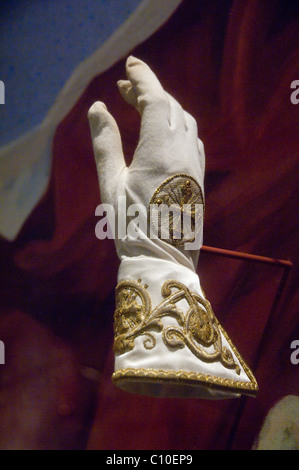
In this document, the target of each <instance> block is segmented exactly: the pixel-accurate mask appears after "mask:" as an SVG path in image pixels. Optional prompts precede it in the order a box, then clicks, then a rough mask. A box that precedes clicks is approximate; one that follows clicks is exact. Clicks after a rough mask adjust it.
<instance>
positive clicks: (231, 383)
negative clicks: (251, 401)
mask: <svg viewBox="0 0 299 470" xmlns="http://www.w3.org/2000/svg"><path fill="white" fill-rule="evenodd" d="M240 360H241V364H242V367H243V368H244V370H245V372H246V374H247V376H248V378H249V380H250V382H244V381H238V380H233V379H227V378H223V377H214V376H212V375H205V374H201V373H196V372H192V371H191V372H186V371H184V370H155V369H133V368H126V369H120V370H118V371H116V372H114V374H113V375H112V380H113V382H114V383H115V384H117V385H119V386H120V387H121V388H124V389H126V388H127V387H126V383H128V382H134V383H136V382H145V383H146V382H150V383H167V384H174V385H176V384H185V385H191V386H192V385H193V386H194V385H198V384H199V383H200V384H201V385H203V386H205V387H208V388H211V389H219V390H223V391H229V392H235V393H240V392H242V393H243V394H245V395H249V396H256V394H257V392H258V390H259V388H258V384H257V382H256V380H255V378H254V376H253V374H252V372H251V370H250V369H249V368H248V367H247V366H246V364H245V363H244V362H243V361H242V358H240Z"/></svg>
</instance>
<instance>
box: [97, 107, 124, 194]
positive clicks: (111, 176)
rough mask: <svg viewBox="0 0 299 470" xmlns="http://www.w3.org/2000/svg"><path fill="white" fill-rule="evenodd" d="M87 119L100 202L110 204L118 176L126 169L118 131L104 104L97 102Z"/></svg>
mask: <svg viewBox="0 0 299 470" xmlns="http://www.w3.org/2000/svg"><path fill="white" fill-rule="evenodd" d="M88 119H89V126H90V131H91V138H92V144H93V150H94V156H95V161H96V166H97V172H98V177H99V183H100V192H101V197H102V202H111V200H112V198H113V192H114V191H115V190H116V187H117V184H118V182H119V178H120V174H121V173H122V171H123V170H124V169H125V168H126V163H125V159H124V154H123V150H122V143H121V137H120V133H119V129H118V126H117V124H116V121H115V119H114V118H113V116H112V115H111V114H110V113H109V112H108V111H107V108H106V106H105V105H104V103H101V102H99V101H97V102H95V103H94V104H93V105H92V106H91V108H90V109H89V111H88Z"/></svg>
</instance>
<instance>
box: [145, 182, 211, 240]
mask: <svg viewBox="0 0 299 470" xmlns="http://www.w3.org/2000/svg"><path fill="white" fill-rule="evenodd" d="M163 206H165V207H167V208H171V207H172V208H173V211H170V212H169V213H168V212H166V213H165V216H164V217H162V214H161V207H163ZM203 211H204V197H203V192H202V190H201V187H200V186H199V184H198V183H197V181H196V180H195V179H194V178H193V177H192V176H190V175H185V174H178V175H174V176H171V177H170V178H167V179H166V180H165V181H164V182H163V183H162V184H161V185H160V186H159V187H158V188H157V189H156V190H155V192H154V194H153V196H152V198H151V200H150V204H149V220H150V224H151V226H152V227H154V229H155V232H156V233H157V235H158V237H159V238H162V239H163V241H165V242H166V243H169V244H170V245H173V246H176V247H179V246H183V245H184V244H186V243H192V242H193V241H194V240H195V238H196V236H197V233H198V232H199V230H200V228H201V223H200V222H202V220H201V221H200V219H202V218H203ZM184 214H185V215H187V216H189V219H190V224H189V226H188V224H186V225H185V226H184ZM166 227H167V231H166V232H165V233H166V235H165V236H162V231H163V229H165V228H166Z"/></svg>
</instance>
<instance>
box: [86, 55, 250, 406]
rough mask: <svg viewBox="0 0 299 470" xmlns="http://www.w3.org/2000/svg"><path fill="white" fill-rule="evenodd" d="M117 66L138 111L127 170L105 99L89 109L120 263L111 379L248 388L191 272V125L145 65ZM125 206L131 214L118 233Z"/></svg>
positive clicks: (235, 392)
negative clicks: (168, 213)
mask: <svg viewBox="0 0 299 470" xmlns="http://www.w3.org/2000/svg"><path fill="white" fill-rule="evenodd" d="M126 71H127V77H128V80H121V81H119V82H118V86H119V89H120V92H121V94H122V96H123V97H124V99H125V100H126V101H127V102H128V103H129V104H131V105H133V106H135V107H136V108H137V110H138V111H139V113H140V115H141V131H140V140H139V144H138V146H137V149H136V151H135V154H134V157H133V161H132V163H131V165H130V166H129V168H128V167H127V166H126V164H125V159H124V156H123V151H122V144H121V137H120V134H119V130H118V127H117V124H116V122H115V120H114V118H113V117H112V116H111V114H110V113H109V112H108V111H107V109H106V106H105V105H104V104H103V103H101V102H96V103H94V104H93V105H92V107H91V108H90V110H89V113H88V117H89V122H90V128H91V135H92V141H93V148H94V154H95V159H96V164H97V170H98V176H99V185H100V192H101V201H102V203H103V208H104V209H105V210H107V214H108V218H109V221H110V225H111V230H112V234H113V235H115V245H116V250H117V253H118V256H119V258H120V260H121V264H120V268H119V273H118V285H117V287H116V310H115V316H114V330H115V342H114V352H115V372H114V374H113V376H112V380H113V381H114V382H115V384H116V385H118V386H119V387H121V388H122V389H124V390H126V391H129V392H133V393H141V394H145V395H154V396H168V397H169V396H176V397H199V398H211V399H212V398H228V397H235V396H240V394H242V393H244V394H248V395H255V394H256V392H257V390H258V387H257V383H256V380H255V378H254V376H253V374H252V372H251V371H250V369H249V368H248V366H247V365H246V364H245V362H244V361H243V359H242V358H241V357H240V355H239V353H238V352H237V350H236V348H235V347H234V346H233V344H232V343H231V340H230V339H229V337H228V335H227V334H226V332H225V331H224V330H223V328H222V327H221V325H220V324H219V322H218V321H217V319H216V317H215V315H214V313H213V311H212V309H211V306H210V304H209V302H208V301H207V300H206V298H205V296H204V293H203V291H202V289H201V286H200V281H199V278H198V275H197V274H196V268H197V261H198V255H199V249H200V247H201V239H202V215H203V206H204V196H203V180H204V170H205V155H204V148H203V144H202V142H201V141H200V140H199V139H198V137H197V126H196V122H195V120H194V118H193V117H192V116H190V115H189V114H188V113H187V112H186V111H184V110H183V109H182V107H181V106H180V105H179V103H178V102H177V101H176V100H175V99H174V98H172V97H171V96H170V95H169V94H168V93H166V92H165V91H164V89H163V88H162V86H161V84H160V82H159V80H158V79H157V77H156V76H155V74H154V73H153V72H152V71H151V70H150V68H149V67H148V66H147V65H146V64H145V63H144V62H142V61H141V60H139V59H136V58H134V57H132V56H131V57H129V58H128V59H127V64H126ZM133 204H135V205H133ZM167 207H171V208H172V209H173V213H172V216H171V217H170V218H168V216H167V217H165V214H164V213H163V212H161V209H162V208H167ZM109 208H112V210H110V209H109ZM136 209H137V212H135V210H136ZM126 211H127V214H128V215H129V216H132V217H134V218H133V219H131V220H130V221H129V223H128V220H127V221H126V223H127V225H126V230H125V232H124V231H123V229H122V227H123V222H124V220H121V219H124V215H125V214H126ZM113 214H116V223H115V220H113ZM136 214H137V217H136ZM98 215H100V214H99V213H98ZM101 215H103V214H101ZM184 220H186V221H187V222H186V224H185V225H184ZM168 222H169V224H168ZM168 225H169V227H168ZM118 227H120V228H121V230H118V231H117V228H118ZM168 229H169V230H168ZM120 232H123V233H120Z"/></svg>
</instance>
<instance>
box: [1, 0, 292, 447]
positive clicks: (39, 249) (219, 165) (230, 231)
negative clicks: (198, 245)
mask: <svg viewBox="0 0 299 470" xmlns="http://www.w3.org/2000/svg"><path fill="white" fill-rule="evenodd" d="M298 28H299V8H298V3H297V2H295V1H290V0H288V1H283V0H265V1H257V0H250V1H249V0H248V1H246V0H244V1H237V0H236V1H232V0H231V1H225V0H224V1H222V2H219V1H213V0H212V1H197V0H185V1H184V2H183V3H182V4H181V6H180V7H179V9H178V10H177V11H176V13H175V14H174V16H173V17H172V18H171V19H170V20H169V21H168V23H167V24H166V25H164V26H163V27H162V28H161V29H160V30H159V31H158V32H157V33H156V34H154V35H153V36H152V37H151V38H150V39H149V40H147V41H146V42H145V43H144V44H142V45H141V46H139V47H137V48H136V49H135V50H134V51H132V54H133V55H135V56H136V57H139V58H141V59H143V60H144V61H146V62H147V63H148V64H149V65H150V66H151V67H152V68H153V70H154V71H156V72H157V74H158V76H159V78H160V80H161V82H162V84H163V85H164V87H165V88H166V89H167V90H168V91H169V92H170V93H171V94H173V95H174V96H175V97H176V98H177V100H178V101H179V102H180V103H181V104H182V106H183V107H184V108H185V109H186V110H187V111H189V113H191V114H192V115H193V116H195V117H196V119H197V122H198V126H199V131H200V136H201V138H202V140H203V141H204V143H205V149H206V157H207V169H206V183H205V184H206V219H205V232H204V244H205V245H210V246H216V247H221V248H226V249H230V250H238V251H245V252H248V253H255V254H259V255H263V256H269V257H275V258H283V259H291V260H292V262H293V263H294V267H293V269H292V272H291V275H290V278H289V280H288V284H287V286H286V291H285V295H284V297H283V299H282V302H281V303H280V308H279V310H277V311H276V313H275V316H274V318H273V321H272V322H271V323H270V324H267V320H268V317H269V313H270V310H271V306H272V303H273V301H274V297H275V293H276V290H277V287H278V285H279V281H280V278H281V275H282V270H281V269H280V268H277V267H265V266H263V265H259V264H255V263H248V262H243V261H235V260H228V259H226V258H220V257H216V256H212V255H210V254H205V253H202V255H201V257H200V262H199V267H198V270H199V273H200V274H201V278H202V283H203V287H204V289H205V291H206V294H207V296H208V298H209V299H210V301H211V302H212V305H213V307H214V311H215V313H216V314H217V316H218V318H219V320H220V321H221V322H222V323H223V325H224V327H225V328H226V330H227V331H228V332H229V334H230V336H231V338H232V340H233V341H234V343H235V344H236V346H237V348H238V349H239V351H240V352H241V354H242V355H243V357H244V358H245V359H246V361H247V362H248V363H249V365H250V366H251V367H252V368H253V369H254V372H255V375H256V377H257V380H258V382H259V386H260V392H259V394H258V396H257V398H255V399H253V398H242V399H240V400H232V401H231V400H228V401H219V402H208V401H201V400H176V399H170V400H165V399H153V398H148V397H139V396H133V395H129V394H126V393H124V392H122V391H120V390H118V389H117V388H115V387H114V386H113V385H112V383H111V381H110V376H111V373H112V369H113V357H112V339H113V338H112V336H113V331H112V330H113V324H112V321H113V302H114V297H113V290H114V287H115V282H116V275H117V269H118V260H117V257H116V254H115V250H114V246H113V242H112V241H107V240H104V241H99V240H97V239H96V237H95V232H94V229H95V225H96V222H97V218H96V217H95V216H94V212H95V208H96V206H97V205H98V204H99V203H100V198H99V190H98V184H97V176H96V169H95V163H94V158H93V152H92V147H91V139H90V134H89V127H88V122H87V117H86V116H87V111H88V109H89V107H90V105H91V104H92V103H93V102H94V101H95V100H98V99H99V100H101V101H104V102H105V103H106V104H107V107H108V109H109V110H110V112H111V113H112V114H113V115H114V116H115V117H116V119H117V121H118V124H119V127H120V130H121V134H122V137H123V144H124V149H125V152H126V155H127V156H128V161H129V160H130V158H131V156H132V154H133V152H134V148H135V146H136V142H137V141H138V130H139V117H138V115H137V113H136V112H135V111H134V110H133V109H131V108H130V107H128V105H126V104H125V103H124V102H123V100H122V98H121V97H120V96H119V94H118V90H117V87H116V81H117V80H118V79H120V78H125V73H124V63H125V59H124V60H121V61H120V62H119V63H117V64H116V65H115V66H114V67H113V68H112V69H110V70H109V71H107V72H106V73H104V74H102V75H101V76H99V77H97V78H96V79H94V80H93V82H92V83H91V84H90V86H89V87H88V89H87V90H86V91H85V93H84V94H83V96H82V97H81V99H80V100H79V102H78V103H77V104H76V106H75V107H74V108H73V110H72V111H71V112H70V113H69V115H68V116H67V117H66V119H65V120H64V121H63V122H62V123H61V125H60V126H59V128H58V130H57V132H56V135H55V139H54V149H53V154H54V159H53V169H52V175H51V182H50V187H49V190H48V192H47V194H46V196H45V197H44V198H43V200H42V201H41V202H40V204H39V205H38V207H37V208H36V209H35V211H34V212H33V213H32V215H31V216H30V218H29V220H28V221H27V223H26V225H25V226H24V228H23V230H22V233H21V234H20V236H19V237H18V239H17V240H16V241H15V242H14V243H8V242H6V241H4V240H2V241H1V244H0V249H1V264H2V266H1V268H2V270H1V272H2V276H1V277H2V282H1V297H0V298H1V312H2V315H1V316H0V339H2V340H3V341H4V342H5V345H6V366H5V368H3V367H2V369H1V370H0V386H1V389H0V394H1V396H2V399H3V400H4V402H3V403H4V405H5V406H4V407H3V408H2V411H1V413H2V414H1V413H0V414H1V422H2V423H3V427H4V428H5V433H6V436H7V435H8V436H11V437H10V438H9V437H6V438H5V437H3V436H4V434H3V430H2V434H1V432H0V442H2V446H7V445H8V444H6V442H15V441H16V442H20V444H19V446H20V447H22V446H23V447H27V448H30V447H31V448H86V447H87V448H88V449H114V450H117V449H168V450H170V449H174V450H177V449H178V450H186V449H189V450H191V449H225V448H229V449H249V448H251V446H252V444H253V442H254V439H255V437H256V436H257V433H258V431H259V429H260V426H261V424H262V421H263V419H264V417H265V415H266V413H267V412H268V411H269V409H270V407H271V406H272V405H273V404H274V403H275V402H276V401H277V400H278V399H280V398H281V397H282V396H285V395H287V394H298V392H299V380H298V372H299V365H297V366H296V365H294V364H292V363H291V361H290V354H291V349H290V344H291V342H292V341H293V340H294V339H299V331H298V307H297V305H298V301H299V289H298V248H297V241H298V232H299V226H298V211H297V204H298V202H297V201H298V183H297V180H298V167H299V160H298V153H299V146H298V135H299V132H298V130H299V129H298V123H299V119H298V116H299V105H298V106H296V105H294V104H292V103H291V101H290V95H291V91H292V90H291V89H290V84H291V82H292V81H293V80H296V79H297V80H298V79H299V63H298V53H299V37H298ZM263 334H264V336H263V344H262V346H261V339H262V335H263ZM82 367H83V375H84V376H85V378H83V377H82ZM91 368H92V369H91ZM94 369H95V370H97V371H98V372H99V374H98V375H96V376H95V377H94V376H92V377H90V374H91V373H93V374H94ZM43 374H44V375H45V376H46V377H47V380H44V381H41V380H40V379H39V378H40V377H41V376H43ZM87 374H89V379H86V375H87ZM94 375H95V374H94ZM90 379H92V380H90ZM95 379H96V380H95ZM49 384H51V386H50V385H49ZM51 387H52V388H51ZM33 389H34V391H33ZM50 389H51V390H52V389H53V393H50V392H49V390H50ZM24 390H25V391H26V394H25V395H26V397H27V398H26V399H24ZM12 391H13V392H12ZM11 393H14V402H15V404H16V405H15V406H12V404H11V401H10V399H9V397H11ZM49 395H50V396H49ZM3 397H4V398H3ZM32 403H34V404H35V405H34V407H33V405H32ZM49 403H50V404H49ZM32 407H33V408H34V409H33V408H32ZM31 408H32V410H31ZM28 410H29V411H30V410H31V411H30V413H29V411H28ZM29 415H30V416H31V418H32V416H35V417H36V420H35V421H34V424H33V423H31V424H28V422H27V424H26V425H25V421H26V420H28V416H29ZM11 416H13V417H14V421H13V422H12V420H11ZM27 428H28V429H30V432H29V431H28V430H27V431H26V432H25V431H24V429H25V430H26V429H27ZM26 433H27V434H26ZM28 433H29V434H28ZM24 435H27V441H26V439H25V438H24ZM28 435H29V437H28ZM12 436H14V437H12ZM16 436H18V439H17V438H16ZM24 442H25V443H24ZM15 446H17V444H15Z"/></svg>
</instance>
